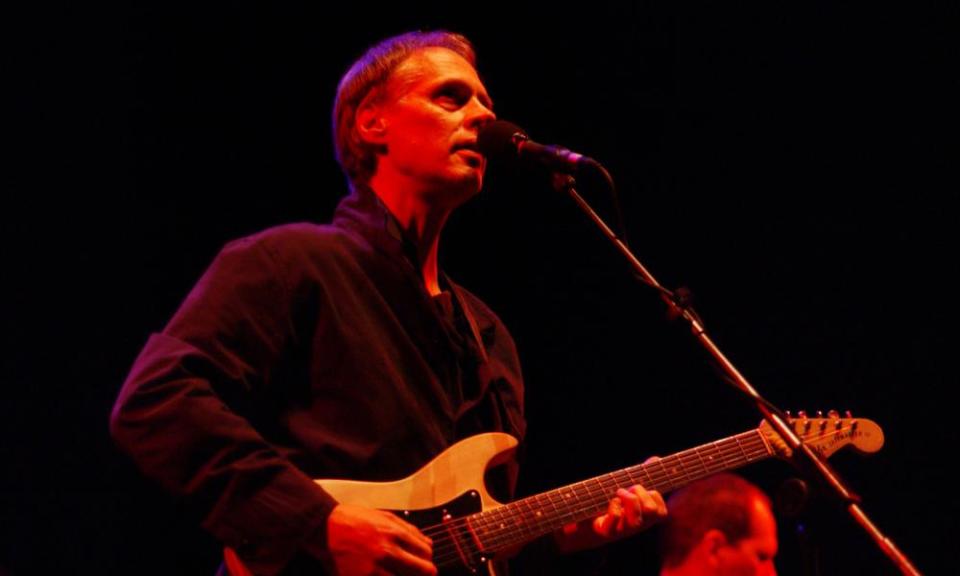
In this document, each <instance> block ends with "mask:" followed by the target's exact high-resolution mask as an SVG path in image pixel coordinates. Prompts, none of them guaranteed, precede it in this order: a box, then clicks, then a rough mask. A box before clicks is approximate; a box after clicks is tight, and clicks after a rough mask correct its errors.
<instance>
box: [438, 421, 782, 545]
mask: <svg viewBox="0 0 960 576" xmlns="http://www.w3.org/2000/svg"><path fill="white" fill-rule="evenodd" d="M754 432H755V431H751V432H747V433H746V434H747V435H753V433H754ZM737 440H742V438H741V437H734V438H731V439H727V440H726V441H719V442H718V443H717V444H721V443H724V442H725V444H724V445H723V447H722V448H719V447H718V446H716V445H704V446H702V447H699V448H694V449H691V450H689V451H685V452H681V453H679V454H676V455H673V456H667V457H665V458H661V459H660V460H657V461H654V462H651V463H649V464H640V465H637V466H633V467H630V468H627V469H624V470H620V471H617V472H613V473H611V474H607V475H604V476H601V477H597V478H593V479H590V480H585V481H583V482H579V483H576V484H571V485H570V486H567V487H566V488H565V489H567V490H573V491H577V489H578V488H579V491H578V492H579V495H578V500H582V499H583V498H584V497H586V498H587V499H590V500H593V499H596V498H598V497H600V496H602V498H603V499H604V501H603V502H602V503H600V504H594V505H590V504H584V505H583V506H582V507H581V509H580V510H588V509H593V508H598V509H600V510H602V509H604V508H606V507H607V505H608V503H607V501H606V500H607V499H608V498H609V497H611V496H612V495H614V493H613V492H611V491H610V490H609V489H608V487H619V486H621V485H626V484H629V483H631V482H633V478H632V477H631V476H632V474H631V472H639V471H640V469H642V468H644V467H648V466H654V465H657V464H663V463H665V462H671V463H672V462H675V461H676V463H679V464H680V465H681V466H683V465H685V464H686V462H684V461H683V460H684V459H686V460H687V461H693V460H700V458H699V456H696V455H694V454H691V453H690V452H691V451H695V450H698V449H699V450H704V449H707V448H712V449H714V451H715V452H716V453H719V454H721V455H722V457H723V458H722V459H723V462H722V463H718V464H720V467H718V468H717V471H719V470H722V469H726V468H729V467H730V466H729V465H727V464H726V461H727V460H728V459H729V458H730V457H731V456H735V455H736V454H737V453H738V452H742V449H741V448H742V447H741V446H735V445H734V444H735V443H738V442H737ZM749 441H750V443H751V446H748V448H749V449H750V450H752V452H751V456H752V457H753V458H756V457H759V456H763V455H766V454H768V452H767V448H766V445H765V444H763V441H762V440H761V439H760V438H759V437H756V438H754V439H752V440H749ZM742 460H743V459H742V458H738V462H740V461H742ZM744 463H746V462H744ZM707 473H709V469H708V471H707ZM645 475H646V476H647V477H648V478H650V479H651V480H652V482H649V483H648V484H652V485H654V486H659V485H661V484H670V483H672V482H671V478H674V477H676V476H679V475H678V474H674V475H673V476H671V475H670V474H669V473H667V472H666V471H665V470H664V471H654V473H653V474H650V473H649V472H647V473H646V474H645ZM615 476H620V477H621V479H625V480H626V482H618V481H617V479H616V478H615ZM604 480H606V485H605V484H603V481H604ZM665 480H666V482H664V481H665ZM588 483H594V484H599V487H594V486H589V485H588ZM560 490H564V488H561V489H556V490H552V491H549V492H546V493H544V494H541V495H538V496H534V497H531V498H525V499H523V500H519V501H517V502H513V503H511V504H506V505H504V506H502V507H498V508H494V509H491V510H487V511H483V512H479V513H476V514H472V515H469V516H464V517H461V518H458V519H455V520H453V521H450V522H447V523H444V524H438V525H435V526H429V527H426V528H424V529H423V530H422V532H423V533H424V534H425V535H427V536H430V537H436V538H439V540H440V542H441V544H440V545H439V546H436V547H435V549H434V558H435V561H436V562H438V563H441V562H444V561H447V560H450V559H458V558H459V556H460V552H459V551H458V549H457V544H456V543H455V542H450V541H448V540H449V537H453V536H455V535H454V534H450V532H452V531H460V532H461V533H463V532H464V529H465V530H468V531H469V530H470V526H469V525H468V524H467V522H469V521H471V520H472V521H474V523H477V524H479V528H480V529H481V530H487V531H489V529H490V525H491V524H492V523H491V522H489V521H488V522H484V521H483V520H484V516H486V517H487V518H491V517H492V516H493V515H498V516H501V520H502V519H503V518H502V516H503V513H504V512H507V510H502V508H511V507H512V508H514V509H516V508H518V507H520V506H522V505H526V506H527V507H528V508H529V509H530V510H531V511H533V504H534V503H536V504H537V505H538V508H540V509H542V508H543V507H544V504H547V505H552V506H553V508H554V510H553V512H557V511H558V509H557V506H556V502H555V501H553V502H544V500H547V499H549V498H550V497H551V496H556V495H558V494H559V491H560ZM574 514H576V512H574V513H568V514H565V515H563V516H572V515H574ZM563 516H561V517H560V518H548V520H549V521H550V523H555V522H557V521H560V519H561V518H563ZM521 517H522V514H521ZM495 522H496V521H495ZM542 522H543V521H542V520H541V523H542ZM566 523H567V522H566V521H563V522H562V524H561V525H563V524H566ZM533 530H536V528H535V527H534V528H533ZM548 531H549V530H548ZM524 533H526V534H524ZM530 533H531V527H530V526H529V525H528V523H524V522H522V521H521V523H520V524H514V523H510V524H508V525H505V526H504V527H503V528H502V529H501V530H499V534H497V533H494V536H493V538H489V535H490V534H489V533H488V534H487V536H488V538H487V539H482V538H481V539H480V543H481V545H482V546H483V547H484V548H487V549H495V548H497V547H499V546H500V545H501V544H503V543H505V542H510V541H513V540H515V539H516V537H517V536H519V535H529V534H530ZM444 536H447V538H444ZM467 537H469V535H468V536H467ZM451 552H452V553H453V554H451Z"/></svg>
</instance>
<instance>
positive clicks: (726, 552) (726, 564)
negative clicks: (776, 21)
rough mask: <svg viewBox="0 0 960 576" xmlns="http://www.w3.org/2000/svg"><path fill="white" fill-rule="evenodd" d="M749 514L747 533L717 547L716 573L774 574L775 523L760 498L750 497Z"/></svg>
mask: <svg viewBox="0 0 960 576" xmlns="http://www.w3.org/2000/svg"><path fill="white" fill-rule="evenodd" d="M751 516H752V520H751V530H750V534H748V535H747V536H746V537H745V538H743V539H741V540H740V541H739V542H735V543H733V544H727V545H725V546H723V547H722V548H721V549H720V550H718V552H717V559H718V561H719V566H718V570H717V574H718V575H719V576H776V574H777V569H776V568H775V567H774V565H773V559H774V557H775V556H776V555H777V522H776V520H775V519H774V517H773V513H772V512H771V511H770V507H769V506H768V505H767V503H766V502H765V501H763V500H762V499H760V498H753V501H752V503H751Z"/></svg>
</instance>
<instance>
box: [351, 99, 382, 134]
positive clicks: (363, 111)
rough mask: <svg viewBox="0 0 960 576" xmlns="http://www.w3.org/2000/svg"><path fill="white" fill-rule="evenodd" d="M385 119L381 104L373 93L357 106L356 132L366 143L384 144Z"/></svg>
mask: <svg viewBox="0 0 960 576" xmlns="http://www.w3.org/2000/svg"><path fill="white" fill-rule="evenodd" d="M387 124H388V123H387V120H386V118H384V115H383V106H381V105H380V103H379V102H378V99H377V98H376V96H374V95H373V94H367V96H366V98H364V99H363V101H362V102H360V106H358V107H357V124H356V127H357V134H358V135H359V136H360V139H361V140H363V141H364V142H366V143H367V144H384V143H385V142H384V140H385V138H386V136H387Z"/></svg>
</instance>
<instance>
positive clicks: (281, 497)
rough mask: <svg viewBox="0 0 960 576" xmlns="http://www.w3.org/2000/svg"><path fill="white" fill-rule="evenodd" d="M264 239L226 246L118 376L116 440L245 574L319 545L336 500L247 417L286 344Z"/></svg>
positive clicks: (280, 291)
mask: <svg viewBox="0 0 960 576" xmlns="http://www.w3.org/2000/svg"><path fill="white" fill-rule="evenodd" d="M288 283H289V280H286V279H285V276H284V270H283V266H280V265H278V260H277V257H276V252H275V251H274V250H273V249H272V248H271V245H270V244H269V243H266V242H263V241H257V240H256V239H244V240H239V241H236V242H234V243H231V244H229V245H228V246H227V247H225V248H224V250H223V251H222V252H221V253H220V254H219V255H218V257H217V258H216V260H215V261H214V263H213V264H212V265H211V267H210V268H209V269H208V270H207V272H206V273H205V274H204V276H203V278H201V280H200V282H199V283H198V284H197V286H196V287H195V288H194V289H193V290H192V292H191V293H190V295H189V296H188V298H187V299H186V300H185V301H184V303H183V304H182V305H181V307H180V309H179V310H178V311H177V313H176V315H175V316H174V317H173V319H172V320H171V322H170V323H169V324H168V326H167V327H166V328H165V329H164V331H163V332H162V333H158V334H154V335H152V336H151V337H150V339H149V340H148V342H147V344H146V346H145V348H144V349H143V351H142V352H141V354H140V355H139V357H138V358H137V360H136V362H135V363H134V365H133V368H132V370H131V372H130V374H129V376H128V377H127V380H126V381H125V382H124V384H123V387H122V389H121V391H120V394H119V396H118V398H117V400H116V403H115V405H114V409H113V412H112V415H111V421H110V429H111V433H112V435H113V438H114V440H115V441H116V443H117V444H118V446H119V447H120V448H121V449H122V450H123V451H125V452H126V453H127V454H129V455H130V456H131V457H132V458H133V460H134V461H135V462H136V463H137V465H138V466H139V468H140V469H141V470H142V471H143V472H144V473H145V474H146V475H147V476H148V477H150V478H152V479H154V480H155V481H157V482H159V483H160V484H161V485H162V486H163V487H164V488H165V489H166V490H168V491H170V492H171V493H173V494H174V495H176V496H178V497H181V498H183V499H184V500H185V502H186V503H187V504H188V507H189V508H190V509H192V510H194V511H196V513H197V514H198V515H199V516H200V517H201V518H202V525H203V526H204V528H205V529H207V530H208V531H209V532H211V533H212V534H213V535H214V536H215V537H216V538H217V539H218V540H220V541H221V542H222V543H224V544H225V545H226V546H230V547H231V548H234V550H235V551H237V553H238V555H239V556H240V558H241V559H242V560H243V561H244V563H245V564H246V566H247V567H248V568H250V569H251V570H252V571H253V572H255V573H258V574H260V573H262V574H275V573H277V572H279V571H280V570H281V569H282V568H283V567H284V566H285V565H286V564H287V563H288V562H289V561H290V560H291V559H292V558H293V556H294V555H295V554H296V553H297V551H298V550H301V549H311V550H317V549H318V543H320V547H321V548H322V546H323V545H325V542H326V535H325V529H326V521H327V517H328V516H329V514H330V511H331V510H332V509H333V507H334V506H335V505H336V502H335V501H334V500H333V499H332V498H331V497H330V496H329V495H328V494H327V493H325V492H324V491H323V490H321V489H320V488H319V487H318V486H317V485H316V484H315V483H314V482H313V481H312V480H311V479H310V478H309V477H308V476H307V475H305V474H304V473H303V472H301V471H300V470H299V469H298V468H296V467H295V466H294V465H293V464H292V463H291V462H290V461H289V460H287V459H286V458H284V457H283V456H282V455H281V454H280V453H279V452H278V450H276V449H275V448H274V447H273V446H272V445H271V443H270V442H269V441H267V440H266V439H265V438H264V436H263V435H261V433H260V432H258V430H257V429H256V428H255V427H254V425H253V424H251V420H250V418H249V412H248V410H247V408H252V407H254V406H255V405H256V404H257V402H258V399H260V398H265V397H269V392H270V389H271V388H272V387H275V386H278V385H280V384H279V379H280V375H281V374H280V370H281V369H282V368H281V367H282V366H283V364H284V362H285V361H287V360H289V358H288V355H289V353H290V352H289V351H290V349H291V347H293V346H295V344H296V342H295V340H296V338H297V335H296V330H295V322H294V320H293V318H294V312H295V307H296V304H295V303H294V302H293V300H294V299H293V297H292V290H291V288H290V286H288V285H287V284H288Z"/></svg>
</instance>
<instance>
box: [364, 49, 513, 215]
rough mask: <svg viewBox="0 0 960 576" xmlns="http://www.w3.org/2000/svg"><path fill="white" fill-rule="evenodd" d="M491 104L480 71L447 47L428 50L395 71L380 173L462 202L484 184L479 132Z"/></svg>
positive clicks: (386, 112) (385, 109) (491, 116)
mask: <svg viewBox="0 0 960 576" xmlns="http://www.w3.org/2000/svg"><path fill="white" fill-rule="evenodd" d="M492 109H493V103H492V102H491V101H490V97H489V96H488V95H487V90H486V88H485V87H484V86H483V83H482V82H481V81H480V78H479V77H478V76H477V71H476V70H474V68H473V66H471V65H470V63H469V62H467V61H466V60H465V59H463V58H462V57H461V56H460V55H458V54H456V53H455V52H452V51H450V50H447V49H445V48H425V49H423V50H419V51H417V52H415V53H414V54H412V55H411V56H410V57H408V58H407V59H406V60H405V61H404V62H403V63H401V64H400V66H398V67H397V69H396V71H395V72H394V74H393V76H392V77H391V78H390V80H389V81H388V83H387V92H386V98H385V101H384V102H383V104H382V105H381V107H380V115H381V118H382V121H383V123H384V127H385V132H384V141H383V144H385V146H386V151H387V152H386V155H383V156H380V158H379V160H378V165H377V171H378V173H379V172H382V173H383V174H388V175H391V176H392V177H395V178H397V179H398V180H399V181H400V182H401V183H402V184H403V185H404V186H405V187H408V188H410V189H413V190H415V191H417V193H420V194H424V195H426V196H436V195H438V194H442V195H444V196H441V197H442V198H447V199H448V200H450V201H452V202H453V203H454V204H459V203H460V202H462V201H463V200H466V199H467V198H469V197H470V196H472V195H474V194H476V193H477V192H478V191H479V190H480V187H481V185H482V184H483V174H484V170H485V168H486V161H485V159H484V157H483V156H482V155H481V154H480V153H479V152H478V151H477V149H476V142H477V132H478V131H479V129H480V127H481V126H483V125H484V124H487V123H489V122H492V121H493V120H494V119H495V118H496V117H495V115H494V114H493V111H492Z"/></svg>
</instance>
